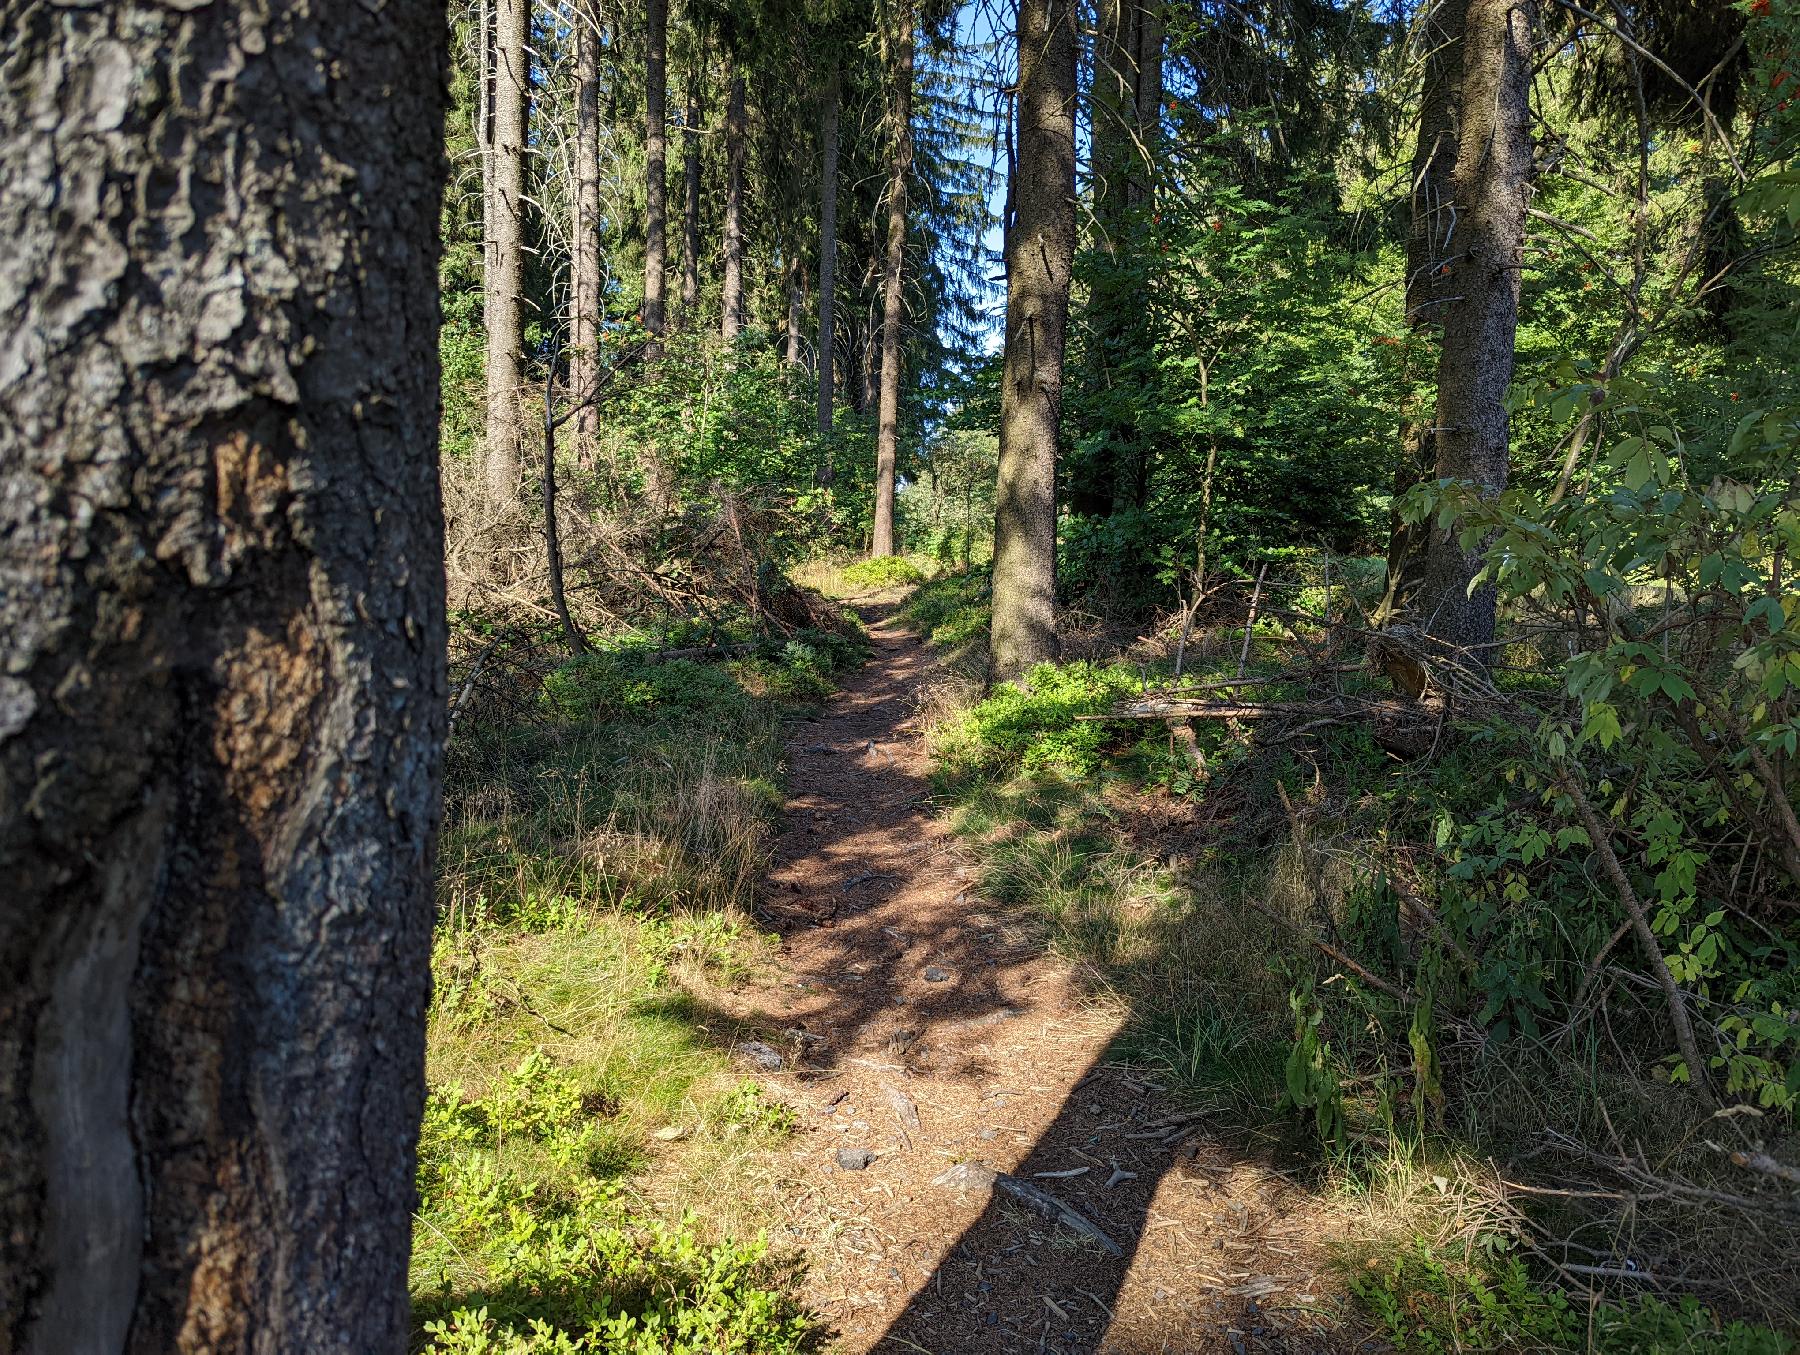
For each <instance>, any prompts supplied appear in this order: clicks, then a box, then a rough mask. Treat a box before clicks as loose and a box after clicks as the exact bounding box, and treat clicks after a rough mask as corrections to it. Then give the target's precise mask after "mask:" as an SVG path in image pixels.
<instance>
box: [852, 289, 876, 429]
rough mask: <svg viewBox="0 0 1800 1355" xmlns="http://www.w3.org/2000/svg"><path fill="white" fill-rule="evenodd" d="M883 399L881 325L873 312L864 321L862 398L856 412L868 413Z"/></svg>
mask: <svg viewBox="0 0 1800 1355" xmlns="http://www.w3.org/2000/svg"><path fill="white" fill-rule="evenodd" d="M880 399H881V326H880V324H879V323H877V322H876V320H875V317H874V315H873V314H871V315H869V316H868V318H867V319H865V320H864V321H863V368H862V399H861V400H860V401H859V402H858V403H857V406H856V412H857V413H858V414H866V413H868V412H869V410H871V409H874V408H876V407H877V405H878V403H879V401H880Z"/></svg>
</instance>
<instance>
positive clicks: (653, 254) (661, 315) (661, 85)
mask: <svg viewBox="0 0 1800 1355" xmlns="http://www.w3.org/2000/svg"><path fill="white" fill-rule="evenodd" d="M644 22H645V25H646V35H645V37H646V41H645V56H644V328H645V330H646V331H648V332H649V333H650V334H652V335H654V336H657V337H660V336H661V335H662V333H663V331H664V329H665V327H666V324H667V315H666V303H665V300H664V298H665V296H666V289H667V286H668V283H667V279H666V274H667V271H668V239H667V227H668V215H669V212H668V145H669V129H668V122H669V100H668V45H669V3H668V0H645V10H644ZM648 351H649V353H650V355H651V356H655V355H656V353H658V352H660V351H661V346H660V345H658V344H655V343H654V342H653V343H652V344H651V345H650V347H649V350H648Z"/></svg>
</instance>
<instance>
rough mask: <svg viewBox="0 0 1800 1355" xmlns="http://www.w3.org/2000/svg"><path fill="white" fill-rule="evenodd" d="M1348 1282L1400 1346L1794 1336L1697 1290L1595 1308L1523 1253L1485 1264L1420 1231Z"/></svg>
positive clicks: (1628, 1352) (1759, 1345)
mask: <svg viewBox="0 0 1800 1355" xmlns="http://www.w3.org/2000/svg"><path fill="white" fill-rule="evenodd" d="M1350 1287H1351V1289H1352V1290H1353V1291H1354V1292H1355V1293H1356V1295H1357V1297H1358V1298H1360V1299H1361V1300H1362V1301H1363V1302H1364V1303H1365V1304H1366V1305H1367V1306H1368V1307H1369V1309H1370V1310H1371V1311H1372V1312H1373V1313H1374V1314H1375V1315H1376V1317H1377V1318H1378V1319H1379V1320H1380V1321H1381V1323H1382V1325H1383V1327H1384V1328H1385V1334H1386V1336H1387V1339H1388V1340H1389V1341H1391V1342H1392V1343H1393V1347H1394V1349H1396V1350H1401V1351H1419V1352H1424V1353H1425V1355H1447V1352H1450V1351H1459V1352H1465V1351H1466V1352H1471V1355H1472V1353H1473V1352H1478V1351H1499V1350H1542V1351H1564V1350H1566V1351H1590V1352H1595V1355H1785V1352H1787V1351H1789V1350H1791V1349H1793V1343H1792V1342H1790V1341H1789V1340H1788V1339H1787V1338H1786V1337H1784V1336H1782V1335H1780V1334H1779V1333H1777V1332H1774V1331H1771V1330H1769V1329H1768V1328H1767V1327H1755V1326H1750V1325H1747V1324H1745V1323H1742V1322H1722V1321H1721V1320H1720V1319H1719V1317H1718V1316H1717V1315H1716V1314H1714V1313H1712V1312H1710V1311H1709V1310H1707V1309H1706V1308H1703V1307H1702V1306H1701V1305H1700V1304H1699V1303H1698V1302H1697V1301H1696V1300H1694V1299H1693V1298H1684V1299H1682V1300H1681V1301H1680V1302H1679V1303H1668V1302H1665V1301H1663V1300H1661V1299H1657V1298H1653V1297H1650V1296H1648V1295H1646V1296H1641V1297H1639V1298H1636V1299H1633V1300H1631V1301H1629V1302H1627V1303H1625V1304H1622V1305H1614V1304H1603V1305H1600V1306H1599V1307H1597V1308H1595V1309H1594V1310H1593V1311H1592V1312H1591V1313H1590V1312H1589V1311H1588V1310H1587V1308H1586V1307H1585V1306H1577V1305H1576V1304H1575V1303H1573V1302H1571V1301H1570V1298H1569V1296H1568V1295H1567V1294H1564V1293H1563V1292H1562V1291H1560V1290H1556V1289H1546V1288H1544V1287H1542V1286H1540V1285H1539V1284H1538V1283H1537V1282H1535V1281H1534V1280H1533V1279H1532V1277H1531V1274H1530V1272H1529V1271H1528V1270H1527V1269H1526V1267H1525V1264H1524V1262H1523V1261H1521V1260H1520V1259H1519V1258H1518V1257H1517V1256H1508V1255H1503V1254H1502V1255H1492V1256H1489V1257H1488V1258H1487V1263H1486V1264H1485V1265H1471V1264H1468V1263H1467V1262H1466V1261H1464V1260H1463V1259H1461V1258H1456V1257H1452V1256H1449V1255H1447V1254H1444V1253H1440V1252H1438V1251H1436V1250H1434V1249H1433V1248H1432V1247H1431V1246H1430V1245H1429V1244H1428V1243H1426V1242H1425V1241H1424V1240H1423V1239H1417V1240H1415V1241H1414V1243H1413V1244H1412V1246H1410V1247H1409V1248H1406V1249H1404V1250H1401V1251H1399V1252H1397V1253H1395V1254H1394V1255H1393V1256H1392V1257H1391V1258H1390V1259H1388V1260H1386V1261H1381V1260H1377V1259H1374V1258H1371V1259H1370V1261H1369V1263H1368V1266H1367V1267H1366V1268H1365V1269H1364V1270H1362V1271H1361V1272H1360V1273H1356V1274H1353V1275H1352V1276H1351V1278H1350Z"/></svg>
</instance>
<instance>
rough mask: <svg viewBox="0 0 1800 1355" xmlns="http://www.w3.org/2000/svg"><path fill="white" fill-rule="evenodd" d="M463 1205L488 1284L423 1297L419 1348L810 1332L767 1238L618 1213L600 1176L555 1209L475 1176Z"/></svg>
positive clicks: (786, 1344)
mask: <svg viewBox="0 0 1800 1355" xmlns="http://www.w3.org/2000/svg"><path fill="white" fill-rule="evenodd" d="M465 1188H466V1189H468V1190H470V1191H471V1192H472V1193H471V1194H470V1195H468V1196H466V1197H465V1200H464V1203H465V1206H466V1209H465V1217H480V1216H481V1211H482V1210H483V1209H486V1210H488V1211H489V1213H488V1215H487V1218H488V1221H489V1222H491V1224H492V1225H493V1230H492V1231H488V1232H484V1233H483V1234H482V1239H481V1240H482V1241H483V1243H484V1254H485V1255H486V1256H487V1257H488V1259H489V1260H490V1262H491V1274H492V1277H493V1279H492V1287H490V1288H488V1289H485V1290H483V1291H481V1292H479V1293H476V1294H471V1295H467V1296H462V1297H460V1298H458V1299H454V1300H452V1299H449V1298H444V1299H432V1298H422V1299H421V1300H420V1301H419V1302H417V1303H416V1304H415V1308H416V1311H417V1312H418V1314H419V1316H420V1317H421V1318H422V1319H423V1321H422V1323H421V1330H422V1333H423V1336H424V1338H425V1339H424V1342H423V1344H422V1346H421V1347H420V1348H421V1349H423V1350H427V1351H432V1352H437V1353H438V1355H578V1353H579V1355H587V1353H588V1352H593V1353H594V1355H719V1353H721V1352H745V1353H746V1355H748V1352H757V1355H762V1353H763V1352H772V1353H773V1355H781V1353H782V1352H792V1351H801V1350H807V1349H811V1348H813V1347H814V1346H815V1344H816V1333H815V1328H814V1325H813V1323H812V1322H811V1320H810V1319H808V1318H807V1317H806V1316H805V1315H804V1314H803V1313H802V1312H801V1311H800V1309H799V1308H798V1307H797V1305H796V1304H795V1303H794V1301H793V1300H792V1299H791V1298H790V1297H788V1294H787V1292H786V1279H787V1277H786V1276H785V1275H784V1273H783V1267H782V1266H780V1265H779V1264H777V1263H775V1262H773V1261H772V1260H771V1258H770V1256H769V1249H768V1243H767V1242H766V1240H764V1239H763V1238H760V1237H759V1238H757V1239H755V1240H753V1241H751V1242H747V1243H733V1242H722V1243H707V1242H704V1241H702V1240H701V1237H700V1235H699V1233H698V1232H697V1230H696V1225H695V1222H694V1221H693V1220H692V1219H684V1220H682V1221H681V1222H680V1223H679V1224H676V1225H668V1224H664V1223H661V1222H657V1221H654V1220H652V1221H647V1222H646V1221H641V1220H634V1219H632V1218H630V1217H629V1216H628V1215H625V1214H622V1213H621V1211H620V1210H619V1209H618V1207H617V1205H616V1202H615V1200H614V1199H613V1198H612V1196H611V1193H610V1192H608V1191H607V1190H606V1189H604V1188H599V1189H595V1190H590V1191H581V1192H578V1193H577V1194H576V1196H575V1197H574V1198H573V1199H572V1200H570V1201H567V1202H564V1203H562V1204H560V1205H559V1206H558V1207H557V1208H555V1209H554V1210H545V1209H542V1208H533V1207H532V1206H534V1205H536V1204H537V1202H536V1201H535V1200H533V1199H532V1198H531V1197H530V1196H529V1195H527V1196H525V1197H523V1198H519V1197H511V1198H509V1197H507V1196H505V1195H504V1194H502V1193H500V1192H499V1191H498V1190H496V1189H495V1188H493V1187H492V1186H490V1185H488V1184H487V1183H486V1182H483V1181H481V1180H480V1179H479V1178H477V1180H476V1181H475V1182H473V1183H471V1184H470V1185H468V1186H466V1187H465Z"/></svg>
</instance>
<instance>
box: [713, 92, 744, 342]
mask: <svg viewBox="0 0 1800 1355" xmlns="http://www.w3.org/2000/svg"><path fill="white" fill-rule="evenodd" d="M748 135H749V134H748V130H747V128H746V127H745V119H744V77H743V76H742V75H741V74H739V73H737V72H736V71H734V72H733V73H732V76H731V96H730V102H729V104H728V105H727V107H726V110H725V172H726V180H725V286H724V297H723V304H722V305H721V307H720V319H719V333H720V334H722V335H724V337H725V338H726V339H727V340H731V339H735V338H737V336H738V334H739V333H740V332H742V330H743V328H744V153H745V149H746V147H745V142H746V141H747V139H748Z"/></svg>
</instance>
